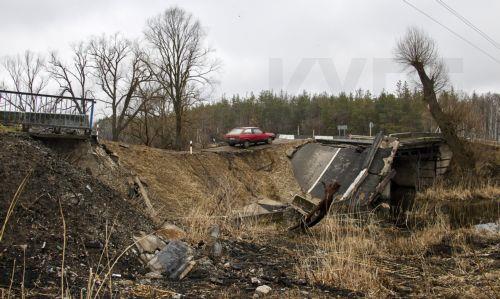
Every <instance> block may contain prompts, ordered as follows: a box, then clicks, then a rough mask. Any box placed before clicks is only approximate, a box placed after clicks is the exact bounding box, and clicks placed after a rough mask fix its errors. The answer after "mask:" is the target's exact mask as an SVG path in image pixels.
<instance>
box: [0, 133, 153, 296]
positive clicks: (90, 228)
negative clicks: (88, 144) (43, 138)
mask: <svg viewBox="0 0 500 299" xmlns="http://www.w3.org/2000/svg"><path fill="white" fill-rule="evenodd" d="M24 179H25V186H24V188H22V186H21V188H19V186H20V185H22V184H21V183H22V181H23V180H24ZM0 183H1V184H0V211H1V214H0V215H1V219H2V224H4V223H6V225H5V231H3V232H2V234H3V235H2V237H1V241H0V285H1V287H2V288H4V289H8V288H9V285H10V283H11V280H12V281H13V282H14V283H13V285H12V288H13V290H19V289H20V288H21V287H20V286H21V282H22V281H23V280H24V287H26V288H28V289H30V288H33V287H37V292H40V291H43V290H47V292H48V293H52V292H51V291H50V289H58V288H59V287H60V284H59V283H58V282H59V281H60V279H61V278H60V276H61V273H64V276H65V284H67V285H69V286H71V287H73V288H75V290H76V291H78V290H79V289H80V288H82V287H84V286H86V285H87V280H88V277H89V271H90V269H92V271H94V273H95V272H98V273H99V272H101V274H102V275H104V274H105V272H106V270H107V265H108V261H109V262H110V263H111V262H112V261H113V260H114V259H115V258H116V257H117V256H118V255H119V254H120V253H121V252H122V251H123V250H124V249H125V248H126V247H127V246H128V245H130V244H131V243H132V234H134V233H136V232H138V231H140V230H142V231H151V230H152V229H153V226H152V224H151V221H150V220H149V218H148V217H147V216H145V215H144V214H142V213H141V212H138V211H137V210H136V209H134V208H133V207H132V206H131V205H130V204H128V202H127V200H126V199H125V198H124V197H123V196H122V194H120V193H118V192H116V191H115V190H113V189H111V188H110V187H109V186H107V185H105V184H103V183H102V182H101V181H100V180H98V179H96V178H94V177H93V176H92V175H90V174H88V173H86V172H85V171H82V170H81V169H79V168H77V167H74V166H73V165H72V164H70V163H68V162H67V161H65V160H64V159H62V158H61V156H60V155H58V154H57V153H56V152H54V151H53V150H51V149H50V148H48V147H47V146H45V145H44V144H43V143H41V142H38V141H35V140H33V139H32V138H30V137H27V136H25V135H14V134H0ZM18 188H19V189H18ZM16 192H17V193H18V195H19V197H16V195H15V194H16ZM13 201H14V203H13ZM9 211H11V213H9ZM61 213H62V215H63V216H64V217H63V216H62V215H61ZM9 214H10V215H9ZM6 218H8V219H7V220H5V219H6ZM63 219H64V223H65V226H66V229H65V230H64V226H63ZM64 244H65V246H64ZM63 252H64V260H65V265H66V266H65V270H64V271H61V266H62V260H63ZM103 253H105V254H103ZM14 261H15V262H14ZM113 271H116V272H113V273H121V274H122V275H123V276H124V277H130V278H133V277H135V276H136V275H138V274H140V273H142V272H144V269H143V267H142V265H141V264H140V262H139V260H138V259H137V257H136V256H135V255H133V254H131V253H130V252H127V253H125V255H124V256H123V257H122V258H121V259H120V261H119V262H118V263H117V264H116V266H115V268H114V270H113ZM12 273H14V274H13V276H12ZM23 273H24V274H23ZM23 276H24V278H23ZM11 278H12V279H11ZM32 295H35V296H37V295H36V294H32Z"/></svg>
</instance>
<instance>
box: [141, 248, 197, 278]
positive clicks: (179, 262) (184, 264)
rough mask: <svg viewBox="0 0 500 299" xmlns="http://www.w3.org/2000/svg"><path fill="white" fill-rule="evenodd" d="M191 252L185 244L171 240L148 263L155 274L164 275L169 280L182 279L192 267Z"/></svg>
mask: <svg viewBox="0 0 500 299" xmlns="http://www.w3.org/2000/svg"><path fill="white" fill-rule="evenodd" d="M192 259H193V250H192V248H191V247H189V245H187V244H186V243H184V242H182V241H179V240H173V241H171V242H169V243H168V245H167V246H165V247H164V248H163V249H162V250H160V252H158V253H157V254H156V255H155V256H154V257H153V258H152V259H151V260H150V261H149V263H148V267H149V268H150V269H151V270H152V271H153V272H157V273H165V274H166V275H168V277H169V278H170V279H177V280H180V279H182V278H184V277H185V276H186V275H187V274H188V273H189V271H191V269H192V268H193V267H194V265H195V263H194V262H193V261H192Z"/></svg>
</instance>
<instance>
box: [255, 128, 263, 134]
mask: <svg viewBox="0 0 500 299" xmlns="http://www.w3.org/2000/svg"><path fill="white" fill-rule="evenodd" d="M253 133H254V134H262V130H261V129H253Z"/></svg>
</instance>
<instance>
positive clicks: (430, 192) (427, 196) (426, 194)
mask: <svg viewBox="0 0 500 299" xmlns="http://www.w3.org/2000/svg"><path fill="white" fill-rule="evenodd" d="M499 198H500V185H499V184H498V183H496V182H494V181H493V180H486V181H483V182H481V183H480V184H469V183H466V180H462V181H461V182H460V183H458V184H454V185H452V186H449V185H446V184H445V183H444V182H439V183H437V184H435V185H434V186H433V187H431V188H428V189H426V190H425V191H423V192H420V193H417V196H416V200H417V201H465V200H470V201H472V200H482V199H499Z"/></svg>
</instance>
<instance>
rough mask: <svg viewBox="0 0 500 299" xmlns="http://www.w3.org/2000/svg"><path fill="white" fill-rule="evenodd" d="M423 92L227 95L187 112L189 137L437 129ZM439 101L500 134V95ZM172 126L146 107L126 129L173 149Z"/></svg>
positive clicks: (128, 136) (478, 134)
mask: <svg viewBox="0 0 500 299" xmlns="http://www.w3.org/2000/svg"><path fill="white" fill-rule="evenodd" d="M422 97H423V95H422V92H421V91H420V90H419V89H418V88H410V86H409V84H408V83H406V82H398V83H397V86H396V88H395V91H394V92H392V93H391V92H382V93H380V94H379V95H373V94H371V93H370V91H363V90H358V91H356V92H354V93H349V94H347V93H340V94H338V95H332V94H326V93H321V94H310V93H307V92H303V93H301V94H299V95H289V94H287V93H285V92H273V91H262V92H260V93H259V94H257V95H255V94H249V95H246V96H241V95H234V96H232V97H230V98H228V97H222V98H221V99H219V100H218V101H215V102H212V103H206V102H205V103H199V104H198V105H196V106H193V107H191V109H189V110H188V111H187V113H186V125H185V128H186V130H185V139H186V140H192V141H193V142H194V143H196V144H198V146H201V147H204V146H208V145H209V144H210V143H213V141H214V140H215V141H221V140H222V138H223V134H225V133H227V132H228V131H229V130H230V129H232V128H234V127H238V126H259V127H261V128H262V129H263V130H266V131H270V132H275V133H281V134H293V135H308V136H312V135H313V134H314V135H339V131H338V128H337V126H339V125H347V128H348V129H347V132H346V133H347V134H354V135H368V134H369V132H370V128H369V123H370V122H372V123H373V124H374V126H373V129H372V131H373V134H375V132H378V131H383V132H385V133H387V134H390V133H397V132H410V131H411V132H436V131H437V130H438V124H437V123H436V121H435V120H434V119H433V117H432V116H431V114H430V112H429V109H428V108H427V105H426V104H425V103H424V102H423V101H422ZM439 103H440V104H441V106H442V107H443V110H444V111H445V112H446V113H447V115H450V117H452V118H453V123H454V126H455V127H456V129H457V132H458V134H459V135H460V136H462V137H468V138H481V139H493V140H495V138H498V129H499V128H498V122H499V121H500V119H499V118H498V109H499V108H500V95H498V94H491V93H486V94H477V93H473V94H472V95H467V94H465V93H460V92H456V91H454V90H453V89H452V90H450V91H443V92H442V93H440V96H439ZM105 123H106V120H105V121H103V122H102V127H103V128H105V127H107V126H106V124H105ZM173 126H174V119H173V117H170V119H169V118H167V119H160V118H159V117H157V116H155V115H152V114H149V113H147V109H145V110H143V111H142V112H140V113H139V114H138V116H137V117H136V118H135V119H134V120H133V121H132V123H131V125H130V127H129V128H128V129H127V130H125V132H124V135H123V140H125V141H128V142H133V143H139V144H144V145H147V146H155V147H162V148H171V147H172V146H173V144H172V136H171V132H172V129H173ZM104 134H106V132H104ZM108 134H109V130H108ZM340 134H344V132H340Z"/></svg>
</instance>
